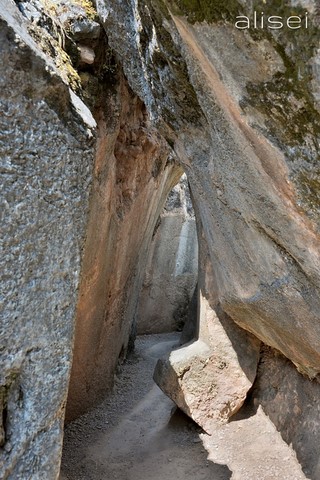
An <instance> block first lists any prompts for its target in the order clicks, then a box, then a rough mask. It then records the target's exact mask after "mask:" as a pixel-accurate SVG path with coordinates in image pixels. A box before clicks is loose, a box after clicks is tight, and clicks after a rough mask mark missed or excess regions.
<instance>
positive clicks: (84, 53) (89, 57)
mask: <svg viewBox="0 0 320 480" xmlns="http://www.w3.org/2000/svg"><path fill="white" fill-rule="evenodd" d="M78 49H79V53H80V61H81V62H82V63H87V64H88V65H92V64H93V63H94V59H95V56H96V55H95V53H94V50H93V49H92V48H90V47H88V46H87V45H78Z"/></svg>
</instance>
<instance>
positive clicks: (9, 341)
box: [0, 2, 95, 480]
mask: <svg viewBox="0 0 320 480" xmlns="http://www.w3.org/2000/svg"><path fill="white" fill-rule="evenodd" d="M0 10H1V17H2V18H1V20H0V52H1V62H0V109H1V115H0V132H1V133H0V149H1V189H2V192H1V217H2V218H1V224H2V228H3V230H2V247H3V249H2V252H1V255H0V264H1V268H0V271H1V295H2V296H3V297H2V301H1V308H2V312H1V323H0V338H1V345H0V348H1V373H0V419H1V421H0V424H1V425H0V447H1V448H0V477H1V478H6V479H12V480H13V479H14V480H25V479H26V478H32V479H33V480H43V479H55V478H57V476H58V474H59V466H60V454H61V446H62V437H63V423H64V411H65V404H66V399H67V391H68V380H69V374H70V367H71V360H72V343H73V333H74V318H75V311H76V304H77V294H78V288H79V282H80V268H81V249H82V248H83V244H84V237H85V228H86V222H87V213H88V206H89V193H90V188H89V187H90V182H91V176H92V166H93V158H94V148H93V140H94V136H93V135H94V129H95V121H94V119H93V117H92V115H91V113H90V112H89V110H88V108H87V107H86V106H85V105H84V104H83V102H82V101H81V100H80V98H79V97H77V96H76V95H75V94H74V93H73V92H72V91H71V90H69V87H68V85H67V84H66V83H65V82H64V81H63V79H62V78H61V76H60V72H59V71H58V70H57V68H56V67H55V65H54V64H53V62H51V61H50V59H48V58H47V57H46V56H45V55H44V54H43V53H42V51H41V50H40V49H39V48H38V46H37V44H36V43H35V42H34V41H33V39H32V38H31V37H30V35H29V34H28V32H27V29H26V27H25V25H24V22H23V18H22V16H21V14H20V12H19V11H18V9H17V8H16V6H15V5H14V4H12V3H11V2H0Z"/></svg>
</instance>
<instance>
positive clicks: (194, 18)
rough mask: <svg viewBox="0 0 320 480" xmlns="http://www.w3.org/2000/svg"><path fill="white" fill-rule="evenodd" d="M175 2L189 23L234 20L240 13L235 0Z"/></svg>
mask: <svg viewBox="0 0 320 480" xmlns="http://www.w3.org/2000/svg"><path fill="white" fill-rule="evenodd" d="M176 4H177V6H178V8H179V9H180V10H181V13H182V14H184V15H186V17H187V19H188V20H189V22H191V23H195V22H203V21H207V22H209V23H211V22H218V21H220V20H223V21H234V19H235V17H236V16H237V15H240V13H239V12H240V5H239V3H238V2H237V1H236V0H177V1H176Z"/></svg>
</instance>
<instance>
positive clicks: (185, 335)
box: [61, 175, 231, 480]
mask: <svg viewBox="0 0 320 480" xmlns="http://www.w3.org/2000/svg"><path fill="white" fill-rule="evenodd" d="M197 278H198V241H197V231H196V224H195V217H194V211H193V207H192V202H191V197H190V192H189V188H188V182H187V178H186V176H185V175H183V176H182V178H181V179H180V182H179V183H178V184H177V185H176V186H175V187H174V188H173V189H172V191H171V192H170V194H169V196H168V199H167V202H166V204H165V207H164V209H163V212H162V213H161V215H160V217H159V219H158V222H157V225H156V228H155V230H154V234H153V238H152V243H151V248H150V253H149V258H148V262H147V267H146V272H145V277H144V281H143V285H142V289H141V295H140V299H139V305H138V310H137V315H136V321H137V338H136V341H135V349H134V351H133V352H131V353H130V354H129V355H128V357H127V358H126V360H125V361H124V362H123V364H122V366H121V367H120V368H119V371H118V372H117V373H116V377H115V386H114V389H113V392H112V394H111V395H109V396H108V397H107V398H106V399H105V401H104V402H103V403H102V404H100V405H99V406H98V407H96V408H95V409H94V410H92V411H90V412H89V413H87V414H86V415H83V416H82V417H80V418H78V419H77V420H75V421H74V422H72V423H70V424H68V425H67V427H66V431H65V439H64V452H63V457H62V471H61V480H82V479H83V480H84V479H85V480H104V479H106V480H111V479H119V480H144V479H145V480H151V479H154V480H160V479H161V480H162V479H163V480H164V479H171V478H176V479H177V480H188V479H190V480H194V479H202V480H209V479H212V478H214V479H219V480H228V479H230V475H231V473H230V470H229V469H228V468H227V467H226V466H225V465H219V464H215V463H212V462H208V460H207V452H206V451H205V449H204V448H203V446H202V443H201V441H200V439H199V433H200V432H201V431H202V430H201V428H200V427H198V426H197V425H196V424H195V423H194V422H193V421H192V420H191V419H190V418H188V417H187V416H186V415H184V414H183V413H182V412H181V411H180V410H178V409H177V408H176V407H175V404H174V403H173V402H172V401H171V400H170V399H169V398H168V397H166V396H165V395H164V393H163V392H162V391H161V390H160V389H159V388H158V386H157V385H156V384H155V383H154V381H153V378H152V377H153V372H154V368H155V365H156V362H157V360H158V359H159V358H161V357H162V356H164V355H166V354H167V353H168V352H170V351H171V350H172V349H173V348H175V347H178V346H179V345H181V343H184V342H186V341H189V340H191V339H192V338H193V336H194V335H195V334H196V320H197V301H196V299H197V295H196V290H197Z"/></svg>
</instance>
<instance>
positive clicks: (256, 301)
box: [98, 0, 320, 377]
mask: <svg viewBox="0 0 320 480" xmlns="http://www.w3.org/2000/svg"><path fill="white" fill-rule="evenodd" d="M129 3H130V2H129ZM181 3H182V2H181ZM233 3H236V2H233ZM106 5H107V8H106ZM145 5H146V7H145V10H144V11H143V10H142V9H141V8H140V9H135V8H134V6H133V5H132V4H131V3H130V5H129V6H128V5H127V4H125V3H122V2H121V3H119V2H113V1H111V2H108V4H107V3H105V2H104V1H103V0H100V1H98V11H99V12H100V13H101V17H102V20H103V22H104V26H105V28H106V31H107V33H108V36H109V39H110V42H111V44H112V46H113V48H114V49H115V50H116V51H117V52H118V54H119V55H120V58H121V60H122V62H123V65H124V69H125V72H126V75H127V77H128V80H129V82H130V84H131V86H132V88H133V89H134V90H135V91H136V92H138V94H139V95H140V96H141V97H142V98H143V99H144V101H145V103H146V105H147V107H148V108H149V109H150V114H151V115H153V116H154V118H155V120H156V122H157V124H158V125H159V126H160V127H159V128H161V131H163V132H164V134H165V135H166V137H167V138H168V140H169V141H170V142H171V143H172V144H173V145H174V149H175V151H176V154H177V157H178V158H179V160H180V161H181V163H182V164H183V165H184V168H185V169H186V171H187V174H188V178H189V182H190V185H191V190H192V194H193V198H194V202H195V204H197V205H199V215H200V219H201V222H202V224H203V229H204V233H205V237H206V239H207V242H208V248H209V252H210V258H211V262H212V265H213V270H214V276H215V281H216V284H217V293H216V295H217V297H218V299H219V301H220V303H221V305H222V308H223V310H224V311H225V312H226V313H228V315H229V316H230V317H231V318H232V319H233V320H234V321H235V322H237V323H238V324H239V325H240V326H241V327H243V328H245V329H247V330H249V331H251V332H252V333H254V334H255V335H256V336H257V337H258V338H260V339H262V340H263V341H264V342H266V343H268V344H269V345H271V346H273V347H275V348H277V349H279V350H280V351H282V352H283V353H284V354H285V355H286V356H287V357H288V358H290V359H291V360H292V361H293V362H294V363H295V364H296V365H297V366H298V368H299V369H300V370H301V371H304V372H306V373H307V374H308V375H310V376H311V377H313V376H315V375H317V373H319V372H320V330H319V325H320V323H319V311H320V303H319V285H320V276H319V272H320V257H319V251H320V248H319V247H320V242H319V235H318V233H317V230H316V225H314V224H313V223H312V221H314V220H318V217H319V215H318V214H319V202H318V200H317V198H318V197H317V194H315V197H314V201H313V207H312V208H309V207H308V205H307V203H308V202H307V199H306V197H305V198H304V200H303V198H302V197H303V188H304V183H303V182H302V181H300V180H301V178H302V177H301V175H302V174H305V175H307V176H311V177H314V179H316V178H317V175H318V173H317V172H318V170H317V164H316V159H317V158H318V157H317V155H318V146H317V145H318V136H319V135H318V129H317V128H318V127H317V125H318V120H319V112H318V111H317V109H316V106H315V103H314V100H313V97H312V96H311V92H310V89H309V87H308V79H309V80H310V77H307V76H306V75H303V77H302V79H300V80H299V78H298V77H297V75H298V73H297V72H298V71H299V65H300V63H301V61H302V59H305V58H307V57H308V61H309V62H310V64H312V62H313V59H312V55H313V52H312V45H313V40H314V38H315V37H314V35H316V31H315V30H312V32H311V31H310V34H311V36H312V38H311V37H310V39H309V40H310V41H311V40H312V41H311V50H310V49H309V50H310V51H306V50H305V49H302V50H301V49H299V47H298V43H297V41H293V40H292V38H293V37H291V39H290V38H286V37H285V36H283V37H281V38H279V39H277V38H276V37H275V38H274V39H273V40H272V41H270V39H268V38H267V36H263V34H261V35H260V37H258V38H254V39H253V38H251V36H250V33H243V34H241V32H238V31H237V30H236V29H235V27H234V26H233V25H232V24H228V22H224V23H227V24H226V25H221V23H220V22H218V23H215V22H213V23H211V24H210V25H209V26H208V25H207V24H205V23H204V24H196V25H195V26H193V25H191V24H190V23H188V22H187V21H186V20H185V19H183V18H182V17H180V16H177V15H176V16H173V17H172V16H170V13H169V12H168V11H167V10H166V7H165V6H164V4H163V3H162V2H155V3H153V2H146V3H145ZM192 5H193V4H192ZM246 5H247V4H246V3H244V6H243V9H244V11H246V10H245V9H246ZM249 7H250V6H249ZM249 7H248V11H249V10H250V8H249ZM190 8H191V7H190ZM192 8H193V7H192ZM194 8H196V7H194ZM212 8H213V9H214V5H213V7H212ZM268 8H269V7H268ZM290 8H291V7H290ZM290 8H289V10H290ZM161 9H162V10H161ZM159 11H161V12H162V13H161V14H159ZM287 11H288V10H286V9H285V11H284V14H286V13H287ZM107 12H108V15H107ZM165 12H166V13H165ZM229 13H230V12H229ZM229 18H230V17H229ZM310 18H311V16H310ZM152 25H153V27H152ZM142 32H143V34H144V35H142ZM152 32H153V33H152ZM223 38H225V39H228V41H224V42H222V41H221V45H222V43H223V45H224V48H223V49H222V48H219V47H217V48H216V44H217V43H219V39H220V40H221V39H223ZM299 38H300V41H301V42H302V41H303V38H302V37H299ZM308 38H309V37H308ZM213 40H215V41H213ZM286 43H287V44H288V45H290V49H291V50H290V55H289V54H286V53H285V52H284V50H283V49H284V46H285V45H286ZM142 46H144V48H142ZM235 51H236V52H237V54H236V55H235ZM308 55H309V56H308ZM266 57H267V58H271V60H272V61H271V62H270V64H271V63H272V64H273V65H272V67H271V66H270V67H266V64H267V60H266ZM235 58H238V59H240V63H241V62H243V64H244V63H245V62H246V60H247V58H250V66H249V68H248V69H242V68H236V66H235V63H234V59H235ZM177 63H178V64H179V66H180V68H179V70H177ZM290 66H291V67H292V68H290ZM282 72H285V76H284V77H285V78H283V73H282ZM304 72H305V74H306V71H304ZM174 80H177V81H178V83H177V84H179V85H180V86H181V85H182V84H183V83H184V82H185V83H186V84H188V85H189V88H188V89H183V88H181V91H182V92H183V94H181V95H178V94H177V92H176V90H175V89H174V88H173V86H172V85H173V84H174ZM155 85H156V86H157V88H155ZM290 85H292V87H290ZM254 87H255V88H254ZM262 87H264V88H265V90H263V91H260V89H261V88H262ZM164 91H166V99H165V100H164V98H163V92H164ZM254 91H256V92H257V93H256V97H254V95H253V92H254ZM259 92H260V93H259ZM259 95H260V96H259ZM299 95H300V97H301V98H300V103H299V101H298V100H299V99H298V97H299ZM288 96H289V97H290V98H291V100H292V101H291V103H290V102H288V101H287V100H286V99H287V98H288ZM254 98H256V100H257V102H256V103H255V104H252V105H251V104H250V102H249V100H248V99H254ZM261 98H263V99H264V101H263V102H259V101H258V100H259V99H261ZM168 102H169V103H170V105H171V110H170V114H169V113H168V110H167V108H166V107H167V103H168ZM248 102H249V103H248ZM279 102H280V105H283V108H281V106H280V107H279V108H278V107H277V105H279ZM297 102H298V103H297ZM186 103H188V105H189V108H191V109H192V111H193V113H194V114H193V115H191V114H187V115H186V112H188V110H187V108H184V107H185V104H186ZM271 104H274V106H275V107H274V108H275V110H274V109H272V105H271ZM263 105H269V106H268V108H265V109H264V110H263V109H262V107H263ZM279 109H280V112H279ZM297 111H299V112H300V115H303V118H305V121H303V122H300V123H299V122H298V117H297V115H296V114H297ZM261 125H262V127H260V126H261ZM291 125H294V128H295V129H296V133H293V132H292V129H291V128H290V126H291ZM310 139H312V140H310ZM309 140H310V141H309ZM299 178H300V180H299ZM311 184H312V182H311V183H310V184H309V186H310V188H311V186H312V185H313V184H312V185H311ZM308 188H309V187H308ZM307 215H308V216H309V218H308V217H307ZM311 220H312V221H311ZM302 319H303V320H302Z"/></svg>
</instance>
